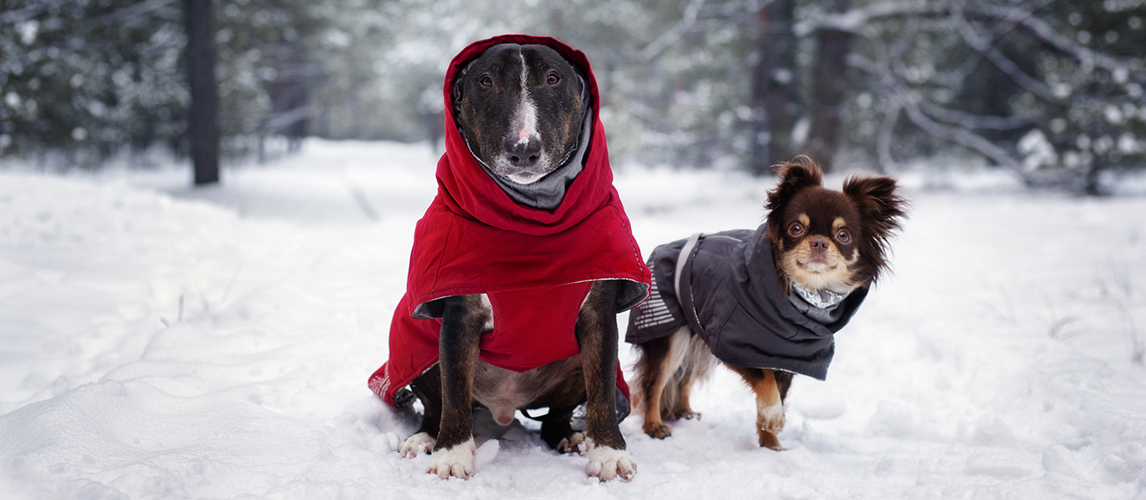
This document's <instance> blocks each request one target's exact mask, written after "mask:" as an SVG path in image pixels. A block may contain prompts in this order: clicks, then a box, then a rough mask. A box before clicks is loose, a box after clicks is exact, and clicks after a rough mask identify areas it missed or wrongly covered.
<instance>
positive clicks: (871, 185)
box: [633, 156, 908, 450]
mask: <svg viewBox="0 0 1146 500" xmlns="http://www.w3.org/2000/svg"><path fill="white" fill-rule="evenodd" d="M775 168H776V172H777V176H778V177H779V182H778V183H777V184H776V187H775V188H773V189H772V190H771V191H769V192H768V201H767V203H765V208H767V209H768V210H769V214H768V220H767V232H768V236H769V239H770V240H771V241H772V256H773V259H774V260H775V265H776V269H777V276H776V280H777V286H779V287H781V288H782V289H785V290H786V289H787V288H788V287H789V286H791V284H793V283H796V284H799V285H800V286H802V287H804V288H807V289H809V290H821V289H824V288H828V289H831V290H833V291H837V292H846V291H850V290H853V289H855V288H858V287H867V286H871V285H872V284H873V283H875V282H876V280H877V279H878V278H879V276H880V275H881V274H882V273H883V272H885V271H886V270H887V265H888V262H887V251H888V248H887V241H888V238H889V237H890V236H891V234H892V232H894V231H897V230H899V229H900V223H901V221H902V220H903V219H904V218H905V217H906V208H907V204H908V203H907V201H906V200H905V199H904V198H903V197H902V196H901V195H900V193H899V190H898V188H897V186H896V183H895V180H894V179H892V178H890V177H852V178H849V179H847V181H845V183H844V187H843V191H842V192H841V191H833V190H829V189H825V188H824V187H823V174H822V173H821V171H820V167H819V166H818V165H816V164H815V162H813V161H812V160H811V159H809V158H807V157H806V156H802V157H799V158H797V159H796V160H795V161H794V162H790V163H784V164H781V165H777V166H776V167H775ZM793 224H796V225H797V228H796V229H795V230H794V229H793ZM841 231H842V232H844V233H846V236H845V235H842V234H841ZM637 350H638V351H639V355H640V356H639V358H638V359H637V365H636V372H637V373H636V376H635V378H634V386H635V387H636V393H635V394H634V398H633V399H634V403H635V404H634V407H635V408H636V409H637V412H639V413H641V414H642V415H644V424H643V426H642V430H644V432H645V434H648V435H649V436H652V437H655V438H661V439H663V438H665V437H668V436H669V435H670V434H671V429H670V428H669V427H668V426H667V425H665V423H664V421H665V420H676V419H678V418H682V417H683V418H693V417H699V414H698V413H695V412H693V410H692V409H691V407H690V406H689V401H688V396H689V394H690V393H691V390H692V386H693V384H695V383H696V382H697V381H700V380H703V379H705V378H706V377H708V375H709V374H711V372H712V369H713V368H714V367H715V366H716V365H717V364H720V362H719V361H718V360H717V359H716V357H715V356H713V355H712V352H711V351H710V350H709V349H708V345H707V344H705V343H704V340H703V339H702V338H701V337H700V336H699V335H695V334H693V333H692V332H690V331H689V328H688V327H685V328H682V329H681V330H680V331H678V332H676V333H674V334H673V335H670V336H668V337H664V338H660V339H656V340H652V341H649V342H646V343H644V344H639V345H637ZM726 366H728V368H729V369H731V370H732V371H734V372H736V373H737V374H739V375H740V377H741V378H742V379H743V380H744V383H745V384H747V385H748V387H749V388H750V389H751V390H752V392H753V394H754V395H755V400H756V401H755V402H756V409H757V413H756V433H757V439H758V442H759V444H760V446H762V447H767V448H771V449H773V450H781V449H783V448H782V447H781V445H780V440H779V438H778V437H777V434H778V433H779V432H780V430H781V429H783V428H784V402H785V400H786V398H787V395H788V388H789V387H790V386H791V383H792V375H793V374H792V373H789V372H784V371H779V370H769V369H761V368H751V367H742V366H733V365H727V364H726Z"/></svg>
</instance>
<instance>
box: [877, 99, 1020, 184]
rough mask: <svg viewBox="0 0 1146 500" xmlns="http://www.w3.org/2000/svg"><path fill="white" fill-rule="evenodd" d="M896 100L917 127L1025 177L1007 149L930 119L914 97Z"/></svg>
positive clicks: (1017, 162)
mask: <svg viewBox="0 0 1146 500" xmlns="http://www.w3.org/2000/svg"><path fill="white" fill-rule="evenodd" d="M898 100H899V103H900V104H902V105H903V110H904V111H905V112H906V113H907V117H908V118H909V119H911V122H912V123H914V124H916V125H917V126H919V128H921V129H923V130H924V131H926V132H927V133H929V134H931V135H933V136H935V137H940V138H944V139H948V140H951V141H955V142H957V143H959V144H962V145H964V146H966V147H968V148H971V149H973V150H975V151H978V152H979V153H980V154H982V155H983V156H986V157H988V158H990V159H992V160H994V161H995V162H997V163H999V164H1000V165H1004V166H1006V167H1007V168H1010V169H1011V170H1013V171H1015V173H1016V174H1019V176H1020V177H1022V178H1023V179H1026V176H1025V175H1023V166H1022V164H1021V163H1019V161H1018V160H1016V159H1014V158H1012V157H1011V155H1010V154H1009V153H1007V151H1006V150H1004V149H1003V148H1000V147H999V146H996V145H995V144H994V143H992V142H991V141H988V140H987V139H984V138H983V137H981V136H979V135H977V134H973V133H971V132H968V131H966V130H963V129H959V128H954V127H950V126H947V125H943V124H941V123H938V122H936V121H934V120H932V119H931V118H929V117H928V116H927V114H925V113H924V112H923V111H922V110H920V109H919V104H918V102H916V100H915V99H912V98H910V97H907V96H905V95H902V94H901V95H898Z"/></svg>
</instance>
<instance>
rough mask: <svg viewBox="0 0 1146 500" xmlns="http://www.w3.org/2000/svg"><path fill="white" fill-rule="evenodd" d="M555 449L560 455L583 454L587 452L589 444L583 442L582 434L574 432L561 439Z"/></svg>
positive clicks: (583, 436)
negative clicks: (559, 451)
mask: <svg viewBox="0 0 1146 500" xmlns="http://www.w3.org/2000/svg"><path fill="white" fill-rule="evenodd" d="M557 449H558V450H561V452H562V453H585V452H586V451H589V444H588V443H586V442H585V433H584V432H575V433H573V435H572V436H569V437H567V438H565V439H562V440H561V443H560V444H558V445H557Z"/></svg>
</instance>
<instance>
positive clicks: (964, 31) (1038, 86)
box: [951, 6, 1059, 102]
mask: <svg viewBox="0 0 1146 500" xmlns="http://www.w3.org/2000/svg"><path fill="white" fill-rule="evenodd" d="M951 17H952V18H954V19H955V25H956V26H957V27H958V28H959V34H960V35H961V36H962V37H963V40H964V41H966V42H967V45H970V46H971V48H973V49H975V51H977V52H979V53H980V54H982V55H983V57H986V58H987V60H988V61H991V63H992V64H994V65H995V67H996V68H999V70H1001V71H1002V72H1003V73H1006V74H1007V76H1009V77H1011V80H1013V81H1014V82H1015V83H1017V84H1019V86H1020V87H1022V88H1024V89H1027V91H1029V92H1031V93H1032V94H1035V95H1037V96H1039V97H1040V98H1042V99H1043V100H1045V101H1050V102H1057V101H1058V100H1059V98H1058V97H1056V96H1055V94H1054V91H1052V90H1051V89H1050V87H1047V86H1046V84H1045V83H1043V82H1041V81H1039V80H1037V79H1036V78H1034V77H1032V76H1030V75H1028V74H1026V73H1024V72H1023V70H1021V69H1019V66H1018V65H1017V64H1015V63H1014V62H1012V61H1011V60H1010V59H1007V57H1006V56H1004V55H1003V54H1002V53H1000V52H999V51H998V50H997V49H995V48H994V47H992V46H991V45H990V44H989V42H988V41H987V40H984V39H983V38H981V37H980V36H979V35H978V34H977V33H975V30H974V28H972V27H971V23H969V22H967V18H966V17H964V16H963V9H961V8H959V7H958V6H955V7H953V8H952V9H951Z"/></svg>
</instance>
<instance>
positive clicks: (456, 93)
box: [450, 63, 473, 105]
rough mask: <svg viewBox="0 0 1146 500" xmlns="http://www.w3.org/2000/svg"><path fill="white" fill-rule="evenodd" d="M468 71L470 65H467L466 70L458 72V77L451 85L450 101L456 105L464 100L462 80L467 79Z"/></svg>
mask: <svg viewBox="0 0 1146 500" xmlns="http://www.w3.org/2000/svg"><path fill="white" fill-rule="evenodd" d="M470 64H473V63H470ZM468 69H469V65H468V64H467V65H466V67H465V68H462V69H461V70H460V71H458V76H456V77H454V81H453V83H452V84H451V85H450V101H451V102H453V103H454V104H455V105H456V104H457V103H458V101H461V100H462V79H464V78H465V77H466V70H468Z"/></svg>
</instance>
